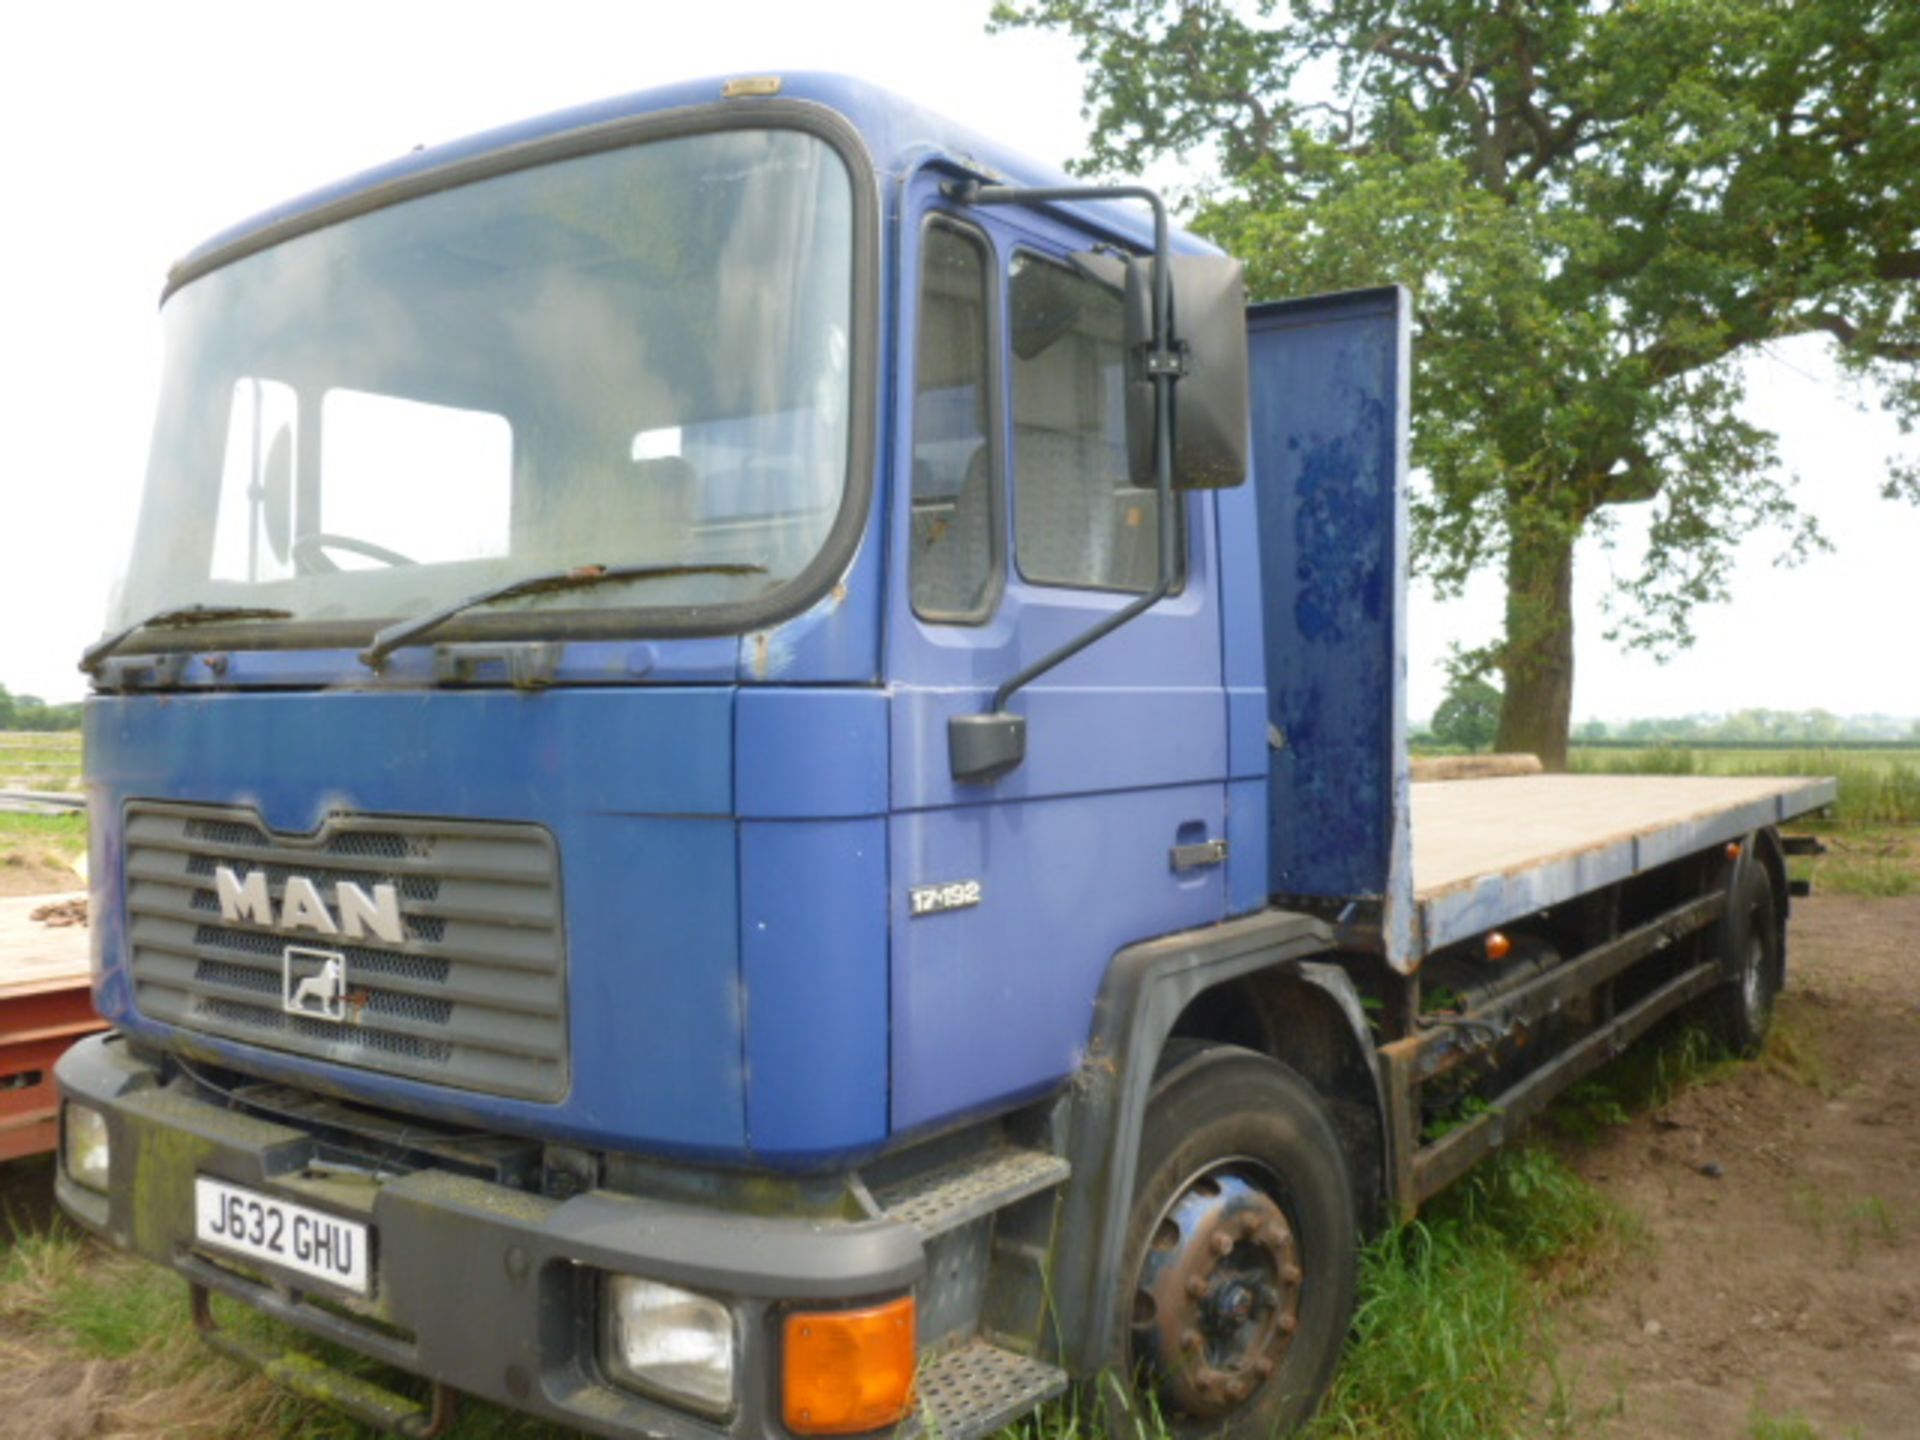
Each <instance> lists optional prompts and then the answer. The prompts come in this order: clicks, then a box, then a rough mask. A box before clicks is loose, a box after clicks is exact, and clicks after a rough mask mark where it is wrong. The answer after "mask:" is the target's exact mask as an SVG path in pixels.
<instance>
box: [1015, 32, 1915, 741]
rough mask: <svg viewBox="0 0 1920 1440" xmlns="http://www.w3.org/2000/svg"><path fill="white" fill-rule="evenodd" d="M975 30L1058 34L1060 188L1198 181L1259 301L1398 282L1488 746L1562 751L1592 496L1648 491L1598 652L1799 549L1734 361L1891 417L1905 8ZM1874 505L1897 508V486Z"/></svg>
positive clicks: (1910, 406)
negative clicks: (1062, 93)
mask: <svg viewBox="0 0 1920 1440" xmlns="http://www.w3.org/2000/svg"><path fill="white" fill-rule="evenodd" d="M994 16H995V19H994V23H995V24H996V25H1001V26H1033V27H1039V28H1046V29H1055V30H1062V31H1065V32H1067V33H1069V34H1071V35H1072V36H1074V37H1075V38H1076V39H1077V40H1078V41H1079V43H1080V47H1081V48H1080V56H1081V60H1082V62H1083V63H1084V65H1085V66H1086V72H1085V97H1086V114H1087V116H1088V118H1089V120H1090V122H1091V125H1092V131H1093V133H1092V139H1091V146H1090V151H1089V155H1088V157H1087V160H1086V162H1085V166H1084V168H1086V169H1088V170H1091V171H1101V172H1135V171H1138V170H1139V169H1140V168H1141V167H1142V166H1143V165H1144V164H1145V163H1146V162H1148V161H1150V160H1152V159H1154V158H1156V157H1161V156H1168V155H1176V156H1184V155H1187V154H1189V152H1195V151H1200V152H1203V154H1204V155H1205V157H1206V158H1208V159H1210V160H1211V161H1212V162H1213V165H1214V166H1215V170H1216V175H1217V178H1216V180H1215V181H1214V182H1213V183H1212V184H1211V185H1209V186H1206V187H1203V189H1202V190H1201V192H1200V193H1199V195H1198V197H1197V203H1196V205H1195V207H1194V214H1193V217H1192V218H1193V220H1194V223H1195V224H1196V225H1197V226H1198V228H1200V229H1201V230H1202V231H1204V232H1205V233H1207V234H1209V235H1210V236H1212V237H1213V238H1214V239H1216V240H1218V241H1219V242H1220V243H1221V244H1222V245H1224V246H1225V247H1226V248H1227V249H1228V250H1230V251H1232V252H1233V253H1234V254H1236V255H1239V256H1240V257H1242V258H1243V259H1244V260H1245V261H1246V262H1247V265H1248V274H1249V278H1250V280H1251V282H1252V285H1253V288H1254V291H1255V293H1257V294H1260V295H1271V296H1280V295H1298V294H1303V293H1308V292H1311V291H1315V290H1332V289H1344V288H1348V287H1352V286H1357V285H1374V284H1379V283H1382V282H1386V281H1395V282H1398V283H1400V284H1403V285H1405V286H1407V287H1408V288H1409V289H1410V290H1411V291H1412V292H1413V294H1414V297H1415V301H1416V304H1417V311H1418V315H1419V323H1420V330H1419V337H1418V343H1417V344H1416V347H1415V354H1416V356H1417V357H1418V365H1419V370H1418V374H1417V376H1416V383H1415V393H1416V396H1417V402H1418V403H1417V405H1416V411H1415V421H1414V424H1415V430H1414V458H1415V461H1416V463H1417V464H1419V465H1420V466H1422V467H1423V468H1424V469H1425V471H1426V473H1427V476H1428V478H1429V486H1428V488H1427V490H1426V492H1425V493H1424V494H1423V495H1421V496H1419V497H1417V498H1416V502H1415V506H1414V521H1415V527H1416V545H1415V553H1416V557H1417V561H1418V563H1419V564H1420V566H1421V567H1422V568H1423V569H1424V571H1425V573H1426V574H1427V575H1428V576H1429V577H1431V578H1432V580H1433V581H1434V582H1435V583H1436V585H1437V587H1438V588H1439V590H1440V591H1441V593H1442V594H1448V593H1454V592H1457V591H1458V589H1459V588H1460V587H1461V586H1462V585H1464V583H1465V582H1466V580H1467V578H1468V577H1469V576H1470V575H1472V574H1473V573H1474V572H1475V571H1477V570H1479V569H1481V568H1483V567H1484V566H1486V565H1488V564H1489V563H1500V562H1502V561H1504V562H1505V564H1506V567H1507V580H1508V591H1509V603H1508V608H1507V623H1506V635H1505V638H1504V642H1503V644H1502V646H1501V647H1500V649H1499V652H1498V658H1499V662H1500V666H1501V669H1502V672H1503V674H1504V676H1505V680H1506V684H1505V691H1506V710H1507V713H1506V715H1505V716H1503V727H1502V737H1501V743H1502V744H1503V745H1508V744H1510V743H1511V741H1512V740H1514V739H1516V738H1518V739H1525V740H1528V741H1530V742H1534V741H1537V743H1529V744H1526V745H1520V746H1515V747H1514V748H1538V749H1541V750H1542V751H1543V753H1544V754H1545V755H1546V756H1547V757H1548V758H1549V763H1552V761H1553V760H1554V759H1557V757H1558V754H1559V753H1560V751H1561V750H1564V746H1565V738H1566V733H1567V720H1568V717H1567V713H1566V707H1567V703H1568V700H1569V697H1570V666H1571V624H1572V622H1571V616H1570V604H1571V578H1570V577H1571V554H1572V546H1573V542H1574V540H1575V539H1576V538H1577V537H1578V536H1579V535H1580V534H1581V533H1582V532H1584V531H1587V530H1589V529H1592V530H1597V532H1598V533H1600V534H1601V535H1602V536H1603V537H1604V536H1606V535H1607V534H1608V533H1609V531H1610V520H1609V515H1610V512H1609V508H1608V507H1612V506H1618V505H1623V504H1634V503H1639V502H1648V501H1650V502H1651V503H1652V509H1651V513H1650V541H1649V545H1648V549H1647V553H1646V556H1645V558H1644V561H1643V562H1642V563H1641V564H1640V565H1639V566H1638V568H1636V569H1632V570H1629V571H1625V572H1623V573H1622V575H1621V577H1620V579H1619V582H1618V590H1617V592H1616V594H1615V596H1614V600H1613V603H1612V605H1611V606H1610V631H1609V633H1610V634H1611V635H1613V636H1614V637H1615V638H1617V639H1619V640H1621V641H1623V642H1625V643H1628V644H1633V645H1641V646H1646V647H1649V648H1652V649H1654V650H1656V651H1663V652H1664V651H1667V650H1671V649H1673V648H1674V647H1677V646H1680V645H1684V644H1685V643H1686V642H1687V640H1688V638H1689V630H1688V614H1689V612H1690V610H1691V609H1692V608H1693V607H1694V606H1696V605H1698V604H1700V603H1702V602H1705V601H1711V600H1719V599H1724V598H1725V597H1726V593H1727V577H1728V574H1729V567H1730V563H1731V557H1732V554H1733V550H1734V547H1735V545H1736V544H1737V542H1738V541H1739V540H1740V539H1741V538H1742V537H1744V536H1746V535H1747V534H1749V533H1751V532H1753V531H1754V530H1756V529H1758V528H1761V527H1781V528H1783V529H1784V531H1785V533H1786V536H1787V541H1786V549H1787V555H1788V556H1789V557H1791V556H1794V555H1798V554H1801V553H1804V552H1805V551H1806V550H1807V549H1808V548H1809V547H1811V546H1815V545H1818V544H1819V543H1820V540H1819V535H1818V531H1817V529H1816V527H1815V526H1814V524H1813V521H1812V518H1811V516H1809V515H1806V514H1804V513H1803V512H1801V511H1800V509H1799V508H1798V507H1797V506H1796V504H1795V503H1794V501H1793V498H1792V496H1791V494H1790V491H1789V486H1788V483H1787V481H1786V480H1785V479H1783V478H1782V477H1781V475H1780V474H1779V472H1778V470H1777V463H1776V462H1777V456H1776V450H1775V440H1774V436H1773V435H1772V434H1771V433H1770V432H1768V431H1767V430H1766V429H1765V428H1764V427H1763V426H1761V425H1758V424H1755V423H1754V422H1753V421H1752V420H1750V419H1749V418H1748V417H1747V416H1746V415H1745V414H1744V413H1743V411H1742V407H1741V401H1742V384H1743V381H1742V370H1741V367H1740V364H1739V360H1740V357H1741V356H1742V355H1744V354H1746V353H1748V352H1750V351H1752V350H1753V349H1754V348H1755V347H1758V346H1762V345H1765V344H1767V343H1768V342H1770V341H1773V340H1777V339H1781V338H1783V337H1786V336H1792V335H1799V334H1808V333H1821V334H1826V335H1829V336H1832V337H1833V338H1834V339H1835V340H1836V341H1837V342H1838V344H1839V345H1840V347H1841V350H1842V354H1843V357H1844V359H1845V361H1846V363H1847V364H1848V365H1849V366H1851V367H1852V368H1853V369H1854V370H1855V371H1857V372H1858V373H1859V374H1861V375H1863V376H1867V377H1870V378H1871V379H1873V380H1874V381H1876V382H1878V384H1879V388H1880V391H1881V393H1882V394H1883V395H1884V396H1885V397H1886V399H1887V401H1888V403H1889V404H1890V405H1892V406H1893V407H1894V408H1895V409H1896V411H1897V412H1898V413H1899V414H1900V415H1901V416H1902V417H1903V418H1904V419H1905V420H1907V421H1908V422H1912V421H1913V420H1915V419H1917V418H1920V371H1917V370H1916V367H1915V365H1914V363H1913V362H1915V361H1917V360H1920V304H1916V300H1915V287H1914V285H1913V281H1914V280H1915V279H1917V278H1920V239H1917V238H1916V236H1917V232H1920V99H1917V98H1916V97H1920V6H1913V5H1905V4H1889V3H1887V0H1823V3H1820V4H1801V5H1785V4H1780V3H1778V0H1639V3H1636V4H1631V5H1594V4H1592V3H1589V0H1530V3H1527V4H1518V5H1516V4H1500V5H1494V4H1490V3H1488V0H1294V3H1291V4H1289V5H1285V6H1282V5H1279V4H1276V3H1272V0H1257V3H1254V4H1249V5H1228V4H1220V3H1204V4H1193V3H1188V0H1001V3H1000V4H999V5H998V6H997V7H996V9H995V12H994ZM1886 489H1887V492H1888V493H1889V494H1895V493H1898V494H1904V495H1907V496H1909V497H1911V498H1920V469H1916V470H1912V471H1900V472H1896V473H1895V474H1894V475H1893V476H1891V477H1890V478H1889V479H1888V481H1887V486H1886ZM1516 717H1518V718H1517V719H1516ZM1509 721H1514V724H1515V725H1516V726H1519V728H1518V729H1514V728H1512V727H1510V726H1509V724H1508V722H1509ZM1522 721H1530V722H1538V723H1537V726H1536V728H1535V729H1534V730H1529V729H1528V728H1527V727H1526V726H1525V725H1523V724H1521V723H1520V722H1522ZM1536 732H1537V733H1536Z"/></svg>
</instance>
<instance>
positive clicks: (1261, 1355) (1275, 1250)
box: [1133, 1162, 1303, 1419]
mask: <svg viewBox="0 0 1920 1440" xmlns="http://www.w3.org/2000/svg"><path fill="white" fill-rule="evenodd" d="M1242 1169H1243V1167H1241V1166H1237V1165H1235V1164H1233V1163H1232V1162H1229V1163H1228V1164H1226V1165H1223V1166H1219V1167H1216V1168H1214V1169H1212V1170H1209V1171H1206V1172H1204V1173H1202V1174H1200V1175H1198V1176H1196V1177H1195V1178H1194V1179H1193V1180H1191V1181H1189V1182H1188V1184H1187V1185H1186V1187H1185V1188H1184V1189H1182V1190H1181V1191H1180V1192H1179V1193H1178V1194H1176V1195H1175V1196H1174V1198H1173V1200H1172V1201H1171V1202H1169V1204H1168V1206H1167V1209H1166V1211H1165V1212H1164V1214H1163V1215H1162V1216H1161V1218H1160V1222H1159V1224H1158V1225H1156V1226H1155V1227H1154V1232H1153V1235H1152V1238H1151V1239H1150V1241H1149V1243H1148V1246H1147V1254H1146V1258H1145V1260H1144V1262H1143V1263H1142V1265H1141V1267H1140V1275H1139V1280H1138V1285H1137V1288H1136V1289H1135V1292H1134V1302H1133V1354H1134V1359H1135V1361H1136V1362H1137V1363H1140V1364H1143V1365H1145V1366H1147V1367H1148V1368H1149V1369H1150V1370H1151V1371H1152V1372H1153V1375H1154V1378H1155V1380H1156V1382H1157V1384H1158V1388H1159V1391H1160V1394H1161V1398H1162V1400H1163V1402H1164V1403H1165V1404H1166V1405H1167V1406H1169V1408H1171V1409H1173V1410H1175V1411H1177V1412H1179V1413H1181V1414H1185V1415H1190V1416H1194V1417H1196V1418H1203V1419H1204V1418H1211V1417H1213V1416H1217V1415H1223V1414H1225V1413H1226V1412H1228V1411H1229V1410H1232V1409H1233V1408H1234V1407H1235V1406H1237V1405H1239V1404H1240V1403H1241V1402H1242V1401H1244V1400H1245V1399H1246V1398H1247V1397H1248V1396H1249V1395H1251V1394H1252V1393H1253V1392H1254V1391H1255V1390H1257V1389H1259V1388H1260V1386H1261V1385H1262V1384H1263V1383H1264V1382H1265V1381H1266V1380H1267V1379H1268V1378H1269V1377H1270V1376H1272V1374H1273V1373H1274V1371H1275V1370H1276V1369H1278V1368H1279V1365H1280V1360H1281V1358H1282V1356H1284V1355H1285V1353H1286V1350H1287V1346H1288V1345H1289V1344H1290V1343H1291V1342H1292V1338H1293V1332H1294V1330H1295V1329H1296V1327H1297V1326H1298V1324H1299V1315H1300V1287H1301V1283H1302V1279H1303V1276H1302V1274H1301V1270H1300V1261H1299V1250H1298V1246H1297V1245H1296V1244H1295V1241H1294V1235H1293V1230H1292V1227H1291V1226H1289V1225H1288V1223H1287V1217H1286V1215H1285V1214H1284V1213H1282V1211H1281V1209H1280V1207H1279V1206H1278V1205H1277V1204H1275V1203H1274V1201H1273V1199H1272V1197H1271V1196H1269V1195H1268V1194H1267V1193H1266V1192H1265V1191H1263V1190H1262V1189H1260V1188H1259V1187H1258V1186H1257V1185H1255V1184H1254V1183H1253V1182H1252V1181H1251V1180H1250V1179H1249V1178H1248V1177H1247V1175H1246V1174H1243V1173H1242Z"/></svg>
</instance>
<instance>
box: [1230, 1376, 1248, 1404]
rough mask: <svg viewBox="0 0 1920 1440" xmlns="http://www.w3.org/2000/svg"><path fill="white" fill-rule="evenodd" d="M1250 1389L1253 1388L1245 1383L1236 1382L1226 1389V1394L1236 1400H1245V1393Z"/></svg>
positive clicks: (1242, 1381) (1241, 1381)
mask: <svg viewBox="0 0 1920 1440" xmlns="http://www.w3.org/2000/svg"><path fill="white" fill-rule="evenodd" d="M1252 1389H1253V1387H1252V1386H1251V1385H1249V1384H1247V1382H1246V1381H1244V1380H1236V1381H1234V1382H1233V1383H1232V1384H1231V1385H1229V1386H1228V1387H1227V1394H1229V1395H1231V1396H1232V1397H1233V1398H1234V1399H1236V1400H1244V1399H1246V1398H1247V1392H1248V1391H1250V1390H1252Z"/></svg>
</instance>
